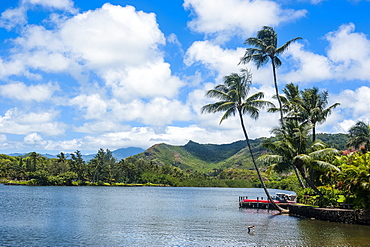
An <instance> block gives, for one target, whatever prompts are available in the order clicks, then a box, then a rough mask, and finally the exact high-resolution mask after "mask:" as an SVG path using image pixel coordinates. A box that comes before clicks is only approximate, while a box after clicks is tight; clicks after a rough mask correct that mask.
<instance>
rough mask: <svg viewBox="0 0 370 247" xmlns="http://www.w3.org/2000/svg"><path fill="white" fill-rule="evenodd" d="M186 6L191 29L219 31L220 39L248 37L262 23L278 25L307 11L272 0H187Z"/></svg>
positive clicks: (206, 32)
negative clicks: (289, 7)
mask: <svg viewBox="0 0 370 247" xmlns="http://www.w3.org/2000/svg"><path fill="white" fill-rule="evenodd" d="M183 6H184V8H185V9H188V10H189V9H190V10H191V11H192V16H193V20H191V21H190V22H189V23H188V25H189V27H190V28H191V29H192V30H194V31H197V32H200V33H204V34H210V35H216V36H218V37H217V38H218V39H219V40H220V41H225V40H228V39H229V38H230V36H234V35H241V36H242V37H247V36H250V35H251V34H253V33H254V32H256V31H257V30H259V29H260V28H261V27H262V26H266V25H267V26H278V25H279V24H281V23H282V22H287V21H292V20H295V19H298V18H301V17H303V16H305V14H306V10H292V9H283V8H282V7H281V6H280V5H279V4H277V3H276V2H274V1H269V0H256V1H251V0H247V1H243V0H229V1H223V0H185V1H184V4H183Z"/></svg>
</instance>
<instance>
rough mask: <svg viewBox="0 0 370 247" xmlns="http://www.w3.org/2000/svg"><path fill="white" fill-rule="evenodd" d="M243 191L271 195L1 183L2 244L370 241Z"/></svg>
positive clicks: (358, 230)
mask: <svg viewBox="0 0 370 247" xmlns="http://www.w3.org/2000/svg"><path fill="white" fill-rule="evenodd" d="M278 191H279V190H271V193H272V194H274V193H276V192H278ZM239 196H249V197H250V198H252V197H257V196H264V194H263V190H262V189H256V188H252V189H249V188H242V189H241V188H173V187H38V186H32V187H31V186H5V185H0V246H256V245H257V246H261V245H263V246H368V245H369V244H370V226H363V225H348V224H340V223H330V222H323V221H318V220H311V219H302V218H297V217H292V216H288V215H278V214H277V212H276V211H267V210H256V209H239V208H238V198H239ZM249 225H254V226H255V228H254V231H251V232H248V230H247V227H248V226H249Z"/></svg>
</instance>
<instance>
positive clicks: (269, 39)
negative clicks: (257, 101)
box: [239, 26, 302, 126]
mask: <svg viewBox="0 0 370 247" xmlns="http://www.w3.org/2000/svg"><path fill="white" fill-rule="evenodd" d="M298 39H302V38H301V37H297V38H294V39H291V40H289V41H288V42H286V43H285V44H284V45H282V46H280V47H278V45H277V41H278V40H277V33H276V32H275V30H274V29H273V28H272V27H269V26H264V27H263V28H262V29H261V30H260V31H258V32H257V37H251V38H248V39H247V40H246V41H245V42H244V43H245V44H248V45H250V46H254V48H247V50H246V52H245V54H244V56H243V57H242V58H241V60H240V62H239V64H240V63H243V64H245V63H248V62H250V61H253V62H254V63H255V64H256V66H257V68H260V67H261V66H263V65H265V64H266V63H267V62H268V61H269V60H271V64H272V72H273V76H274V86H275V92H276V97H277V100H278V102H279V109H280V121H281V124H282V126H283V125H284V120H283V109H282V103H281V100H280V97H279V87H278V83H277V78H276V68H278V67H280V66H281V60H280V59H279V58H278V56H279V55H281V54H282V53H283V52H284V51H286V50H287V49H288V47H289V46H290V44H291V43H292V42H294V41H296V40H298Z"/></svg>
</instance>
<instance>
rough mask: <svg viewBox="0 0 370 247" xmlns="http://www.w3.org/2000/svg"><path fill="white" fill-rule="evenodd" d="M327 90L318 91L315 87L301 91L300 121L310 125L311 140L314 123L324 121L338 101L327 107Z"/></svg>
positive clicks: (314, 131) (313, 134) (314, 133)
mask: <svg viewBox="0 0 370 247" xmlns="http://www.w3.org/2000/svg"><path fill="white" fill-rule="evenodd" d="M328 96H329V94H328V91H327V90H325V91H323V92H321V93H320V92H319V89H318V88H317V87H313V88H308V89H305V90H303V91H301V98H302V102H301V118H302V119H301V121H304V120H306V121H308V122H310V123H311V124H312V125H313V126H312V141H313V142H314V141H315V140H316V124H318V123H323V122H325V120H326V118H327V117H328V116H329V115H330V114H331V112H332V111H333V110H334V109H335V108H336V107H337V106H338V105H340V103H335V104H333V105H331V106H329V107H327V108H325V107H326V106H327V105H328Z"/></svg>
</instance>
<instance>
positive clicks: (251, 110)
mask: <svg viewBox="0 0 370 247" xmlns="http://www.w3.org/2000/svg"><path fill="white" fill-rule="evenodd" d="M242 72H243V73H242V74H241V75H239V74H237V73H232V74H230V75H229V76H225V77H224V83H223V84H220V85H217V86H216V87H215V88H214V89H211V90H209V91H207V93H206V96H207V97H210V98H217V99H220V101H218V102H216V103H212V104H207V105H204V106H203V107H202V113H205V112H206V113H216V112H224V114H223V116H222V117H221V120H220V124H221V123H222V122H223V121H224V120H225V119H227V118H229V117H231V116H235V115H236V114H238V115H239V119H240V124H241V127H242V130H243V133H244V136H245V139H246V141H247V145H248V149H249V152H250V155H251V158H252V162H253V165H254V167H255V169H256V171H257V175H258V178H259V180H260V182H261V184H262V187H263V189H264V191H265V193H266V196H267V197H268V198H269V200H270V202H271V203H272V204H273V205H274V206H275V208H277V209H278V210H279V211H280V212H283V211H286V210H285V209H283V208H281V207H279V206H278V205H277V204H276V203H275V202H274V201H273V200H272V198H271V196H270V194H269V192H268V190H267V188H266V185H265V183H264V182H263V179H262V176H261V173H260V171H259V169H258V166H257V163H256V160H255V158H254V155H253V152H252V148H251V145H250V142H249V137H248V133H247V130H246V128H245V125H244V119H243V115H244V114H248V115H249V116H250V117H252V118H253V119H257V118H258V116H259V109H260V108H263V107H265V106H272V103H270V102H268V101H264V100H262V99H263V97H264V94H263V93H262V92H259V93H255V94H253V95H251V96H250V97H248V93H249V91H250V86H251V84H252V74H251V73H250V71H248V70H242Z"/></svg>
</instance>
